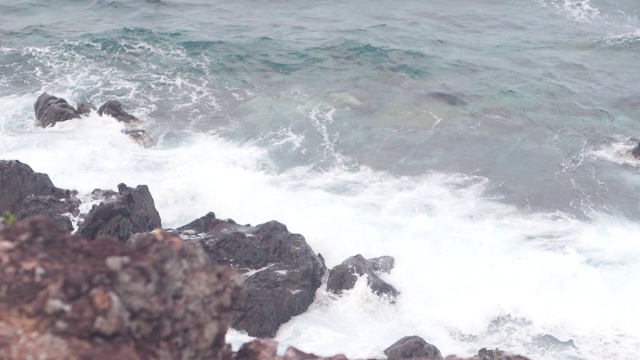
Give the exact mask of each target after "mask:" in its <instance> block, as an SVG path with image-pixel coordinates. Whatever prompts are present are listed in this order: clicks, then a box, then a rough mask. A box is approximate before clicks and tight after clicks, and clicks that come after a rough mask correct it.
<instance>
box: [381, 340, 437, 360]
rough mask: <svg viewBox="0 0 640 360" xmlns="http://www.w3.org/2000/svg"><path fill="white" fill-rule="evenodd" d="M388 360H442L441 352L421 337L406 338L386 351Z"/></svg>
mask: <svg viewBox="0 0 640 360" xmlns="http://www.w3.org/2000/svg"><path fill="white" fill-rule="evenodd" d="M384 353H385V355H387V359H388V360H403V359H413V360H442V355H441V354H440V350H438V348H437V347H435V346H434V345H431V344H429V343H428V342H426V341H425V340H424V339H423V338H421V337H420V336H405V337H403V338H402V339H400V340H398V341H396V342H395V343H393V345H391V346H389V347H388V348H386V349H385V350H384Z"/></svg>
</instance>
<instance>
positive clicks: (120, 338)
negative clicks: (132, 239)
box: [0, 217, 241, 360]
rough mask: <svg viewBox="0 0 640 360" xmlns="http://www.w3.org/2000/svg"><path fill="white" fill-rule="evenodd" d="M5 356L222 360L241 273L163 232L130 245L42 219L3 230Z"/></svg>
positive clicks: (0, 313) (0, 326)
mask: <svg viewBox="0 0 640 360" xmlns="http://www.w3.org/2000/svg"><path fill="white" fill-rule="evenodd" d="M0 274H2V276H0V359H7V360H13V359H45V358H46V359H59V360H62V359H70V360H72V359H75V360H80V359H95V360H101V359H104V360H107V359H128V360H129V359H131V360H143V359H145V360H146V359H221V358H227V359H228V358H230V357H231V355H232V354H231V353H230V351H229V349H228V347H225V345H224V337H225V332H226V330H227V328H228V326H229V323H230V321H231V312H230V310H231V307H232V304H233V302H234V301H235V299H237V297H238V296H239V290H240V288H239V283H240V281H241V280H240V278H239V276H238V275H237V274H236V273H235V272H234V271H233V270H231V269H229V268H228V267H220V266H213V265H211V263H210V261H209V259H208V257H207V256H206V254H204V252H203V251H202V250H201V249H200V248H199V247H198V246H193V245H189V244H185V243H184V242H183V241H182V240H181V239H180V238H179V237H178V236H176V235H172V234H167V233H164V232H161V231H158V232H155V233H154V234H152V235H150V236H148V237H147V238H145V239H141V240H140V241H139V242H138V243H137V245H136V246H135V247H126V246H123V245H122V244H120V243H119V242H118V241H117V240H115V239H113V238H110V237H100V238H98V239H96V240H95V241H92V242H89V241H85V240H83V239H80V238H78V237H76V236H73V235H70V234H69V233H68V232H66V231H63V230H61V229H59V228H58V227H57V226H56V225H55V224H53V223H51V222H49V221H47V220H46V219H44V218H42V217H36V218H29V219H27V220H24V221H20V222H17V223H14V224H13V225H10V226H6V227H4V228H3V229H1V230H0Z"/></svg>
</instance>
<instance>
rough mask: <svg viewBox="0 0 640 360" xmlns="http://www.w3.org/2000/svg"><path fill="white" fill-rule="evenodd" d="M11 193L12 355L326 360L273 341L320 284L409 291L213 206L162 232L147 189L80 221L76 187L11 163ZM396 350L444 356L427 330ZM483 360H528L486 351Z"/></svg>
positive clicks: (3, 266) (4, 341)
mask: <svg viewBox="0 0 640 360" xmlns="http://www.w3.org/2000/svg"><path fill="white" fill-rule="evenodd" d="M0 190H1V192H0V212H1V213H2V214H13V215H14V216H15V219H16V221H15V223H13V224H7V225H5V226H4V227H3V228H2V230H0V274H2V277H1V279H0V315H2V316H0V319H2V320H0V358H3V359H24V358H27V357H28V356H31V357H33V358H39V356H40V355H43V354H46V355H47V357H46V358H47V359H85V358H86V359H89V358H90V359H101V358H105V359H106V358H113V356H115V355H114V354H117V356H118V357H120V358H123V359H246V360H253V359H255V360H266V359H287V360H294V359H321V357H317V356H315V355H312V354H306V353H303V352H301V351H300V350H297V349H295V348H289V349H288V350H286V352H285V353H284V354H282V355H279V354H277V349H278V346H277V343H276V342H275V341H273V340H270V338H272V337H274V336H275V334H276V332H277V330H278V329H279V327H280V326H281V325H282V324H284V323H286V322H287V321H289V320H290V319H291V318H292V317H293V316H296V315H299V314H302V313H304V312H305V311H306V310H307V308H308V307H309V305H311V303H312V302H313V301H314V299H315V292H316V290H317V289H318V288H319V287H320V286H326V288H327V291H330V292H333V293H335V294H340V293H341V292H342V291H346V290H349V289H352V288H353V287H354V285H355V282H356V280H357V279H358V277H359V276H363V275H366V276H367V280H368V284H369V287H370V289H371V291H372V292H374V293H375V294H377V295H379V296H381V297H383V298H386V299H388V300H389V301H393V300H394V299H395V298H396V297H397V296H400V292H398V291H397V290H396V289H395V288H394V287H393V286H392V285H391V284H388V283H386V282H384V280H382V279H381V278H380V276H379V275H380V274H382V273H388V272H390V271H392V269H393V264H394V259H393V258H392V257H389V256H382V257H379V258H375V259H365V258H364V257H362V256H361V255H355V256H353V257H351V258H349V259H347V260H345V261H344V262H343V263H342V264H339V265H337V266H335V267H334V268H333V269H331V270H328V269H327V268H326V266H325V264H324V259H323V258H322V255H321V254H316V253H314V252H313V250H312V249H311V247H310V246H309V245H308V244H307V243H306V241H305V239H304V237H303V236H302V235H299V234H292V233H290V232H289V231H288V230H287V227H286V226H285V225H284V224H281V223H279V222H277V221H270V222H267V223H264V224H260V225H256V226H251V225H239V224H237V223H236V222H234V221H233V220H230V219H226V220H222V219H218V218H216V216H215V214H214V213H213V212H210V213H208V214H206V215H205V216H203V217H201V218H199V219H196V220H194V221H192V222H191V223H189V224H186V225H184V226H181V227H178V228H177V229H164V230H163V229H162V222H161V219H160V215H159V213H158V211H157V210H156V208H155V205H154V201H153V197H152V196H151V193H150V191H149V189H148V187H147V186H145V185H139V186H137V187H135V188H132V187H128V186H126V185H125V184H120V185H118V190H117V191H112V190H99V189H96V190H94V191H93V193H92V197H93V198H94V199H99V200H101V202H100V203H99V204H98V205H94V206H93V208H92V209H91V210H90V211H89V212H88V214H80V210H79V208H80V204H81V201H80V199H79V198H78V197H77V192H76V191H73V190H68V189H60V188H57V187H55V185H54V184H53V183H52V182H51V180H50V179H49V176H48V175H46V174H42V173H37V172H35V171H33V170H32V169H31V168H30V167H29V166H28V165H27V164H23V163H21V162H20V161H17V160H11V161H7V160H2V161H0ZM76 218H78V219H80V222H81V223H80V225H79V227H78V229H77V231H75V234H73V233H72V230H73V228H74V226H73V224H72V222H71V219H76ZM196 289H197V291H196ZM229 327H233V328H234V329H236V330H240V331H244V332H246V333H247V334H248V335H249V336H252V337H257V338H260V339H259V340H254V341H251V342H248V343H246V344H244V345H243V346H242V347H241V348H240V349H238V351H237V352H233V351H232V350H231V348H230V345H227V344H224V336H225V334H226V331H227V329H228V328H229ZM154 344H156V345H154ZM104 354H109V356H108V357H104V356H105V355H104ZM385 354H386V355H387V357H388V359H390V360H391V359H443V357H442V355H441V354H440V351H439V350H438V349H437V348H436V347H435V346H434V345H431V344H429V343H427V342H426V341H425V340H424V339H422V338H420V337H417V336H409V337H406V338H403V339H400V340H399V341H398V342H396V343H394V344H393V345H391V346H390V347H389V348H387V349H386V350H385ZM330 359H336V360H337V359H346V358H345V357H344V356H342V355H337V356H335V357H332V358H330ZM446 359H449V360H455V359H459V358H457V357H455V356H449V357H447V358H446ZM473 359H525V358H524V357H520V356H514V355H509V354H503V353H502V352H497V351H493V350H491V351H489V350H486V349H482V351H480V352H479V354H478V355H477V356H476V357H474V358H473Z"/></svg>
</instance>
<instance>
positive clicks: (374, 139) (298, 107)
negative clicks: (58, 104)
mask: <svg viewBox="0 0 640 360" xmlns="http://www.w3.org/2000/svg"><path fill="white" fill-rule="evenodd" d="M639 59H640V2H638V1H637V0H582V1H578V0H482V1H481V0H459V1H455V2H452V1H444V0H433V1H409V0H406V1H405V0H400V1H381V0H372V1H366V2H365V1H348V2H347V1H338V0H335V1H314V2H301V1H299V2H294V1H285V0H278V1H276V0H272V1H251V2H249V1H203V0H182V1H178V0H156V1H151V0H148V1H142V0H137V1H106V0H94V1H77V0H64V1H50V0H25V1H19V2H18V1H0V159H18V160H20V161H22V162H25V163H27V164H29V165H30V166H31V167H32V168H33V169H34V170H36V171H39V172H45V173H47V174H49V175H50V177H51V179H52V180H53V182H54V184H56V186H59V187H63V188H71V189H77V190H78V191H79V194H80V196H86V194H88V193H89V192H90V191H91V190H93V189H94V188H109V189H115V187H116V185H117V184H118V183H120V182H125V183H127V184H128V185H130V186H135V185H138V184H147V185H148V186H149V188H150V190H151V192H152V194H153V196H154V199H155V202H156V205H157V207H158V210H159V212H160V215H161V217H162V220H163V225H164V226H165V227H175V226H180V225H183V224H185V223H187V222H189V221H191V220H193V219H195V218H197V217H199V216H202V215H204V214H206V213H207V212H208V211H214V212H215V213H216V214H217V216H218V217H220V218H232V219H234V220H236V221H237V222H239V223H251V224H258V223H261V222H265V221H268V220H273V219H275V220H279V221H281V222H283V223H285V224H286V225H287V226H288V228H289V229H290V231H293V232H297V233H301V234H303V235H304V236H305V237H306V239H307V241H308V242H309V244H310V245H311V246H312V248H313V249H314V250H315V251H317V252H320V253H322V255H323V256H324V257H325V259H326V262H327V265H328V266H329V267H332V266H335V265H337V264H339V263H340V262H342V261H343V260H344V259H345V258H347V257H349V256H351V255H354V254H358V253H361V254H363V255H364V256H365V257H376V256H380V255H391V256H393V257H394V258H395V259H396V267H395V269H394V270H393V271H392V272H391V274H390V275H387V276H386V277H385V279H386V280H387V281H389V282H390V283H392V284H393V285H394V286H396V287H397V288H398V289H399V290H400V291H401V293H402V294H401V296H400V297H399V298H398V300H397V302H396V303H395V304H390V303H388V302H386V301H384V300H382V299H379V298H377V297H375V296H374V295H372V294H371V293H370V292H369V291H368V290H367V288H366V283H365V280H364V279H362V281H360V282H359V283H358V284H357V286H356V288H355V289H354V290H352V291H350V292H348V293H346V294H344V295H342V296H339V297H338V296H334V295H329V294H327V293H326V292H324V291H323V290H319V291H318V293H317V299H316V302H315V303H314V304H313V305H312V306H311V308H310V309H309V311H308V312H307V313H305V314H302V315H300V316H298V317H296V318H294V319H292V320H291V321H290V322H289V323H287V324H285V325H284V326H283V327H282V328H281V329H280V331H279V332H278V334H277V337H276V339H277V340H279V341H281V342H282V344H283V346H287V345H295V346H297V347H298V348H300V349H302V350H304V351H308V352H314V353H316V354H320V355H333V354H336V353H344V354H346V355H347V356H349V357H350V358H353V359H359V358H366V357H378V358H384V355H383V353H382V351H383V350H384V349H385V348H386V347H387V346H388V345H390V344H391V343H393V342H394V341H396V340H397V339H399V338H400V337H403V336H406V335H419V336H422V337H423V338H425V339H426V340H427V341H429V342H431V343H433V344H435V345H436V346H438V347H439V348H440V350H441V351H442V353H443V354H452V353H455V354H458V355H470V354H473V353H475V352H477V350H478V349H479V348H481V347H490V348H493V347H500V348H502V349H507V350H510V351H514V352H520V353H523V354H526V355H529V356H531V357H532V358H534V359H573V360H576V359H638V358H640V326H638V323H640V237H639V236H638V234H640V193H638V190H639V188H640V161H638V160H636V159H634V158H633V157H631V156H630V155H629V154H628V151H629V150H630V149H631V148H632V147H633V146H634V145H635V143H637V142H638V138H637V137H639V136H640V134H639V132H638V130H639V129H640V69H639V68H638V60H639ZM42 92H48V93H50V94H54V95H56V96H62V97H64V98H66V99H67V100H68V101H69V102H70V103H71V104H72V105H75V104H76V103H77V102H81V101H89V102H92V103H94V104H95V105H97V106H99V105H101V104H102V103H104V102H105V101H106V100H109V99H115V100H119V101H120V102H121V103H122V104H123V106H124V108H125V109H126V110H128V111H130V112H132V113H133V114H135V115H136V116H138V117H140V118H141V119H143V121H144V128H145V129H146V130H147V131H148V132H149V133H150V134H152V135H153V136H154V138H156V140H157V141H158V144H157V146H155V147H152V148H143V147H141V146H139V145H138V144H136V143H135V142H133V141H131V140H130V139H129V138H127V137H126V136H125V135H123V134H122V133H121V130H122V129H123V128H124V125H122V124H119V123H117V122H116V121H115V120H114V119H112V118H110V117H99V116H97V115H96V114H92V115H90V116H89V117H87V118H83V119H79V120H73V121H68V122H64V123H59V124H57V125H56V126H55V127H51V128H46V129H43V128H39V127H37V126H36V121H35V116H34V112H33V104H34V102H35V100H36V98H37V97H38V96H39V95H40V94H41V93H42ZM544 335H552V336H554V337H556V338H557V339H559V340H560V341H569V340H572V341H573V344H574V346H570V345H565V346H562V345H557V346H550V345H549V344H545V342H544V341H541V340H540V337H541V336H544ZM246 339H247V337H246V336H245V335H243V334H240V333H238V332H231V333H230V334H229V336H228V341H231V342H232V343H233V344H234V345H235V346H238V345H239V344H240V343H241V342H242V341H244V340H246Z"/></svg>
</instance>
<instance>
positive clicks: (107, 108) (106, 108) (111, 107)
mask: <svg viewBox="0 0 640 360" xmlns="http://www.w3.org/2000/svg"><path fill="white" fill-rule="evenodd" d="M103 114H105V115H109V116H111V117H113V118H114V119H116V120H118V121H120V122H123V123H127V124H129V123H132V122H139V121H140V119H138V118H137V117H135V116H133V115H131V114H129V113H128V112H126V111H124V110H123V109H122V104H120V102H118V101H115V100H109V101H107V102H106V103H104V104H103V105H102V106H100V109H98V115H100V116H102V115H103Z"/></svg>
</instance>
